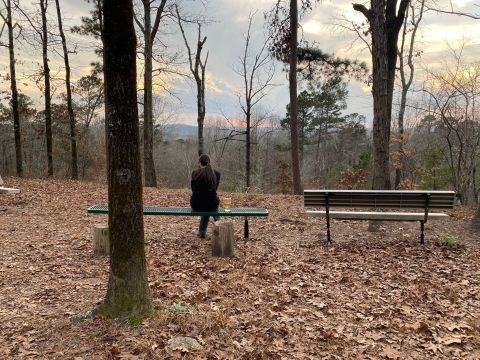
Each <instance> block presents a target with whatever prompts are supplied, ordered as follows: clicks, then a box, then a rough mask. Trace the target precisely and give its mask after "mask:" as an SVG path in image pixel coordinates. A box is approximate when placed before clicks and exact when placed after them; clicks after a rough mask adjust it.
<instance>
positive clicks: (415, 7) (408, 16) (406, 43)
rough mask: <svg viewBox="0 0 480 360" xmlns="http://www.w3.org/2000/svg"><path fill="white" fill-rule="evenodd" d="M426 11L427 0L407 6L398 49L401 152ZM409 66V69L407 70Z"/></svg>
mask: <svg viewBox="0 0 480 360" xmlns="http://www.w3.org/2000/svg"><path fill="white" fill-rule="evenodd" d="M424 11H425V0H417V1H415V2H414V3H411V4H410V6H409V7H408V8H407V10H406V12H405V20H404V24H403V31H402V37H401V41H400V46H399V49H398V61H399V73H400V81H401V84H402V89H401V95H400V108H399V110H398V132H399V134H400V136H401V137H402V139H400V142H399V149H398V152H399V153H400V154H401V153H402V152H403V134H404V133H405V126H404V117H405V109H406V105H407V94H408V91H409V89H410V87H411V86H412V82H413V77H414V73H415V67H414V64H413V57H414V51H415V46H414V45H415V39H416V35H417V30H418V27H419V25H420V22H421V21H422V19H423V13H424ZM408 33H410V37H409V38H407V34H408ZM405 62H406V64H405ZM407 67H408V71H407V70H406V68H407ZM407 72H408V74H407ZM399 165H400V167H399V168H396V169H395V188H398V186H399V184H400V182H401V181H402V178H403V172H402V163H400V164H399Z"/></svg>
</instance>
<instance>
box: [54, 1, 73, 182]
mask: <svg viewBox="0 0 480 360" xmlns="http://www.w3.org/2000/svg"><path fill="white" fill-rule="evenodd" d="M55 5H56V8H57V21H58V31H59V33H60V38H61V39H62V49H63V60H64V62H65V88H66V93H67V110H68V117H69V120H70V147H71V166H72V179H74V180H77V179H78V155H77V132H76V129H75V126H76V121H75V113H74V111H73V101H72V86H71V84H70V75H71V70H70V62H69V58H68V55H69V53H68V48H67V39H66V38H65V33H64V32H63V23H62V12H61V10H60V3H59V0H55Z"/></svg>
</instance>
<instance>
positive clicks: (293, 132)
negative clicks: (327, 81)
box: [288, 0, 302, 194]
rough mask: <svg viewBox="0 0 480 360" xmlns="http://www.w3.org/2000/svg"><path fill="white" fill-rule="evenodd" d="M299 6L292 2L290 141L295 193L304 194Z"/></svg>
mask: <svg viewBox="0 0 480 360" xmlns="http://www.w3.org/2000/svg"><path fill="white" fill-rule="evenodd" d="M297 37H298V4H297V0H290V69H289V74H288V83H289V88H290V141H291V148H292V149H291V151H292V172H293V192H294V194H301V193H302V181H301V178H300V160H299V154H298V148H299V146H298V117H297V52H298V51H297V50H298V41H297Z"/></svg>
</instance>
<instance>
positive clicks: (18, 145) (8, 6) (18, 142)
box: [0, 0, 24, 176]
mask: <svg viewBox="0 0 480 360" xmlns="http://www.w3.org/2000/svg"><path fill="white" fill-rule="evenodd" d="M2 1H3V4H4V6H5V10H6V13H7V14H6V16H5V15H3V11H2V12H0V16H1V17H2V19H3V21H4V24H5V25H6V26H7V29H8V45H6V46H7V47H8V53H9V57H10V88H11V91H12V99H11V104H12V113H13V132H14V138H15V162H16V167H17V175H18V176H23V175H24V173H23V154H22V132H21V124H20V114H19V111H18V90H17V75H16V69H15V44H14V39H13V38H14V34H13V32H14V28H15V27H16V24H14V23H13V19H12V3H11V0H6V1H5V0H2ZM17 6H18V4H17ZM2 32H3V27H2V31H0V36H1V33H2ZM1 45H3V44H1ZM3 46H5V45H3Z"/></svg>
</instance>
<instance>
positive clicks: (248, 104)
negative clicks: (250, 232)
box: [235, 13, 275, 189]
mask: <svg viewBox="0 0 480 360" xmlns="http://www.w3.org/2000/svg"><path fill="white" fill-rule="evenodd" d="M254 16H255V13H250V14H249V17H248V28H247V33H246V35H245V48H244V52H243V56H241V57H239V60H238V63H239V66H238V67H237V68H236V69H235V72H236V73H237V74H238V75H240V76H241V77H242V80H243V93H242V94H241V95H239V102H240V107H241V109H242V112H243V114H244V116H245V122H246V126H245V186H246V187H247V189H248V188H249V187H250V186H251V181H250V177H251V130H252V111H253V108H254V107H255V105H257V104H258V103H259V102H260V101H261V100H262V99H263V98H264V97H265V96H266V95H267V93H268V89H269V88H270V87H271V86H272V79H273V75H274V74H275V68H274V66H273V61H272V58H271V57H270V54H269V53H268V48H267V45H268V40H265V41H263V43H262V45H261V47H260V48H259V49H258V50H257V51H256V53H255V54H252V53H251V50H250V47H251V45H252V44H251V41H252V38H251V29H252V22H253V18H254Z"/></svg>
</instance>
